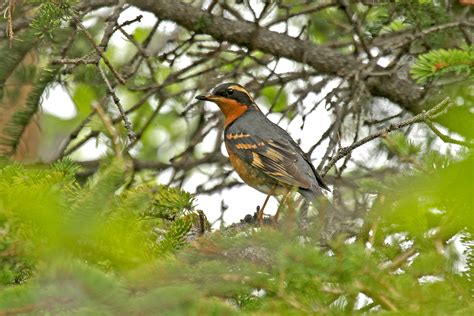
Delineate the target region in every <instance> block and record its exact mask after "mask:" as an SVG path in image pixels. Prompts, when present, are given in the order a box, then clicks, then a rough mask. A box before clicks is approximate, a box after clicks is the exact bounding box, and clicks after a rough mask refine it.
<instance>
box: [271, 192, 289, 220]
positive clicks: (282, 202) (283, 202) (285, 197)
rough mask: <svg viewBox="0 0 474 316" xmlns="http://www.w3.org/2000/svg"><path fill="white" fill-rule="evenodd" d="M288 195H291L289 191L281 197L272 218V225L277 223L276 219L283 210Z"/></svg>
mask: <svg viewBox="0 0 474 316" xmlns="http://www.w3.org/2000/svg"><path fill="white" fill-rule="evenodd" d="M290 193H291V191H290V192H288V193H287V194H285V195H284V196H283V199H282V200H281V202H280V205H279V206H278V209H277V212H276V214H275V216H273V223H275V224H276V223H277V222H278V218H279V217H280V211H281V209H282V208H283V205H285V203H286V199H287V198H288V196H289V195H290Z"/></svg>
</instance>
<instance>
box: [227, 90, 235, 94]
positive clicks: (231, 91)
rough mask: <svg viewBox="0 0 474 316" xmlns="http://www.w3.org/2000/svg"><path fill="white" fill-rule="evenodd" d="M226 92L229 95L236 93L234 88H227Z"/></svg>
mask: <svg viewBox="0 0 474 316" xmlns="http://www.w3.org/2000/svg"><path fill="white" fill-rule="evenodd" d="M226 92H227V95H233V94H234V90H231V89H229V90H227V91H226Z"/></svg>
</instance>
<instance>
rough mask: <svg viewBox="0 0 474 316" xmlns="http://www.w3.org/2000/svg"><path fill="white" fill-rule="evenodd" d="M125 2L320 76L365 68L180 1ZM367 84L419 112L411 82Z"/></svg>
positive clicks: (388, 79) (386, 79)
mask: <svg viewBox="0 0 474 316" xmlns="http://www.w3.org/2000/svg"><path fill="white" fill-rule="evenodd" d="M128 2H129V3H130V4H132V5H134V6H136V7H138V8H140V9H142V10H145V11H150V12H153V13H154V14H155V15H156V16H157V17H158V18H160V19H164V20H171V21H174V22H176V23H178V24H179V25H181V26H183V27H185V28H186V29H188V30H190V31H194V32H197V33H203V34H208V35H211V36H212V37H214V38H215V39H216V40H218V41H228V42H231V43H234V44H237V45H241V46H245V47H248V48H249V49H253V50H261V51H262V52H265V53H268V54H272V55H274V56H278V57H285V58H288V59H292V60H294V61H297V62H301V63H305V64H308V65H310V66H312V67H314V69H316V70H317V71H318V72H320V73H324V74H330V75H338V76H345V75H348V74H350V73H352V72H357V71H359V70H361V69H363V68H364V67H365V66H364V65H363V64H361V63H360V62H359V61H357V60H356V59H355V58H354V57H353V56H351V55H346V54H342V53H339V52H338V51H336V50H332V49H329V48H325V47H320V46H317V45H315V44H313V43H312V42H310V41H305V40H300V39H296V38H293V37H291V36H288V35H286V34H281V33H277V32H272V31H269V30H268V29H266V28H261V27H258V28H257V26H256V25H255V24H254V23H251V22H245V21H232V20H229V19H225V18H223V17H219V16H216V15H213V14H210V13H209V12H207V11H204V10H200V9H198V8H196V7H194V6H192V5H189V4H186V3H182V2H180V1H167V0H129V1H128ZM379 70H381V69H379ZM375 71H377V69H375ZM367 85H368V89H369V91H370V92H371V93H372V94H373V95H374V96H380V97H386V98H388V99H390V100H391V101H393V102H395V103H398V104H400V105H401V106H402V107H404V108H406V109H408V110H409V111H411V112H414V113H418V112H420V110H421V109H418V107H416V104H417V103H418V101H420V99H421V97H422V90H421V89H420V87H418V86H416V85H415V84H413V82H411V81H407V80H404V79H401V78H399V77H397V76H396V75H385V76H378V77H372V78H370V80H368V81H367Z"/></svg>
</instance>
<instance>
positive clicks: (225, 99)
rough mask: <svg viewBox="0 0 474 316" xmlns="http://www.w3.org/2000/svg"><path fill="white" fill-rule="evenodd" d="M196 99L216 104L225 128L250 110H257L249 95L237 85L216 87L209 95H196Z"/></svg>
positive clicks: (226, 84)
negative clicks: (222, 116) (222, 114)
mask: <svg viewBox="0 0 474 316" xmlns="http://www.w3.org/2000/svg"><path fill="white" fill-rule="evenodd" d="M196 99H198V100H203V101H211V102H214V103H215V104H217V106H219V108H220V109H221V111H222V113H224V115H225V122H224V125H225V126H227V125H229V124H230V123H232V122H233V121H235V120H236V119H237V118H238V117H240V116H241V115H242V114H244V113H245V112H246V111H248V110H250V109H256V110H258V107H257V105H256V104H255V102H254V100H253V98H252V96H251V95H250V93H249V92H248V91H247V90H245V88H244V87H242V86H241V85H240V84H238V83H224V84H221V85H218V86H217V87H216V88H214V90H212V92H211V93H209V94H205V95H198V96H197V97H196Z"/></svg>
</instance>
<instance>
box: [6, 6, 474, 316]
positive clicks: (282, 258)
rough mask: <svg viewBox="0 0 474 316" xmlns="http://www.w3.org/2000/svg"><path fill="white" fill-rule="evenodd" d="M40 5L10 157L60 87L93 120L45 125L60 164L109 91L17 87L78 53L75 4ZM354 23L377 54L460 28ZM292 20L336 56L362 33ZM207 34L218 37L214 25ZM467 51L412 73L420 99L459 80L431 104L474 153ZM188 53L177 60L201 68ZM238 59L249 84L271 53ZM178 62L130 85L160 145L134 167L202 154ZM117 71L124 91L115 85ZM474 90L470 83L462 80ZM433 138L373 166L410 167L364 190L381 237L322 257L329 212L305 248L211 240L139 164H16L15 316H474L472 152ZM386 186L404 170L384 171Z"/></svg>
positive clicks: (244, 229)
mask: <svg viewBox="0 0 474 316" xmlns="http://www.w3.org/2000/svg"><path fill="white" fill-rule="evenodd" d="M29 3H33V4H35V5H36V6H37V12H36V15H35V18H34V19H33V22H32V25H31V26H32V30H30V31H28V32H25V33H23V34H20V35H18V38H17V39H18V43H19V44H18V45H14V46H13V47H12V48H7V47H6V45H5V46H3V45H2V51H3V52H5V54H4V55H5V56H4V58H3V59H1V60H0V84H1V85H2V90H1V92H2V93H3V92H4V91H3V90H4V87H3V85H4V83H5V81H6V80H7V79H8V78H9V77H10V76H11V75H12V73H13V72H15V73H20V75H21V76H19V78H20V79H29V80H31V81H35V87H36V88H35V89H33V91H32V92H31V93H29V102H28V104H26V107H25V109H23V110H22V111H20V112H18V113H17V115H16V116H15V117H14V119H13V120H12V122H11V126H9V129H6V130H5V131H6V132H9V133H8V135H7V136H9V137H10V138H7V141H10V142H9V143H8V144H9V145H11V146H12V147H13V148H15V146H17V145H18V144H19V142H20V140H19V138H20V137H19V136H21V133H22V131H23V128H24V127H25V126H26V124H27V123H28V122H29V121H30V120H31V117H32V115H33V114H34V113H35V112H36V111H37V108H38V104H39V99H40V97H41V96H42V95H44V91H45V90H47V87H48V86H49V85H50V83H53V82H61V84H63V85H64V86H65V87H66V88H67V91H68V92H69V93H70V96H71V100H72V102H73V104H74V106H75V109H76V111H77V115H76V116H75V117H74V118H72V119H70V120H67V121H65V120H61V119H59V118H57V117H54V116H52V115H49V114H44V115H43V117H42V121H43V126H44V129H43V135H44V138H45V139H46V140H44V141H43V147H44V148H46V149H45V151H48V150H50V149H51V148H56V147H57V146H58V141H57V140H58V139H60V138H61V137H62V138H63V137H64V135H68V134H69V133H70V132H71V131H72V130H73V129H74V128H75V127H76V126H77V124H80V123H81V122H83V121H84V119H85V118H86V117H87V116H88V115H89V113H90V112H91V104H96V103H99V104H102V103H104V99H105V97H106V89H105V86H104V83H103V80H102V79H101V78H100V77H99V76H98V74H97V67H96V65H80V66H78V67H75V68H74V69H70V68H67V67H64V68H62V69H61V70H62V71H60V69H58V68H54V71H52V72H50V71H48V70H44V69H43V70H41V71H38V70H39V68H40V67H41V66H42V65H43V64H45V61H44V60H42V61H41V62H40V63H39V64H38V65H37V66H38V67H30V68H28V67H26V68H25V69H22V70H21V71H15V68H16V67H17V66H18V64H19V63H20V62H21V61H22V59H23V58H24V56H25V54H27V53H28V52H29V51H30V50H31V49H32V48H33V47H38V48H39V50H44V51H47V52H48V53H51V52H55V51H56V50H58V49H59V48H60V46H61V45H54V44H55V43H54V41H52V39H53V38H54V40H55V41H57V42H58V43H63V42H64V41H66V40H67V39H68V38H69V36H70V35H71V30H70V29H67V28H64V29H63V28H61V26H62V25H63V24H64V23H63V22H64V21H66V20H67V19H69V18H70V16H71V13H72V12H71V11H70V10H71V8H70V6H71V5H72V4H73V3H74V1H55V0H51V1H29ZM283 3H285V4H287V5H288V8H287V10H286V11H285V10H281V11H282V12H280V11H279V12H277V13H278V15H282V16H284V14H287V13H296V12H298V11H299V10H301V9H302V8H306V5H307V4H308V2H301V1H284V2H283ZM350 8H351V10H352V11H353V12H355V14H356V15H357V16H360V17H364V18H363V25H361V30H362V32H363V33H362V36H363V37H367V38H368V39H369V38H374V37H376V36H379V35H382V34H384V35H390V33H392V32H398V31H403V30H409V31H410V32H411V31H414V30H416V29H418V28H425V27H429V26H431V25H432V24H433V23H438V24H439V23H445V22H450V21H451V20H450V16H449V15H447V14H446V12H444V11H443V7H442V6H439V5H433V2H431V1H417V2H413V1H398V2H397V3H396V4H381V5H377V6H365V5H362V4H361V3H354V4H352V5H351V7H350ZM454 9H456V8H454ZM292 21H294V22H292V23H294V24H296V25H297V24H298V23H300V24H302V23H307V27H308V34H307V35H308V39H309V40H311V41H313V42H315V43H317V44H322V45H324V44H336V45H335V47H338V45H339V46H340V47H342V48H341V50H342V51H343V52H351V53H352V50H351V48H350V47H351V43H352V41H353V36H352V35H353V33H351V32H348V29H351V28H350V24H349V23H348V21H347V16H346V15H345V14H344V13H343V11H342V10H340V9H338V8H335V7H331V8H327V9H324V10H320V11H318V12H316V13H311V14H308V19H307V20H305V19H294V20H292ZM198 23H199V24H200V25H201V26H202V27H205V26H206V24H207V23H208V21H207V20H200V21H198ZM348 26H349V27H348ZM88 29H89V32H90V33H91V34H92V36H93V37H99V35H100V34H101V32H102V30H103V29H104V21H103V20H102V19H98V20H97V21H96V22H94V24H93V25H92V26H90V27H89V28H88ZM150 31H151V29H150V28H137V29H135V31H134V33H133V38H134V39H135V40H136V41H137V42H139V43H143V42H144V41H146V39H147V36H148V35H149V34H150ZM453 34H454V35H453ZM451 35H452V36H451ZM74 36H76V40H75V41H74V44H73V45H71V47H70V51H69V55H68V57H70V58H75V57H82V56H86V55H87V54H89V53H90V52H91V47H90V45H89V43H88V42H87V39H86V38H85V36H84V34H82V33H78V34H75V35H74ZM448 36H451V37H449V39H450V40H449V41H446V39H447V38H448ZM38 37H41V38H42V40H44V41H43V42H39V41H38ZM459 37H460V36H459V34H458V31H452V30H443V31H442V32H434V33H433V34H430V35H429V36H427V37H426V38H425V39H424V41H422V40H421V39H420V40H416V41H414V45H413V46H428V47H430V48H432V49H431V50H430V51H429V52H427V53H426V54H423V55H421V56H419V57H418V59H417V61H416V63H415V65H414V66H413V67H412V75H413V77H414V78H415V79H417V80H418V81H419V82H420V83H425V82H439V81H442V80H446V79H449V80H453V81H454V84H447V85H444V86H443V87H442V88H440V89H439V90H438V91H436V93H433V96H432V98H430V99H429V100H428V102H427V103H428V105H429V104H430V102H431V103H435V102H436V101H437V99H439V98H444V97H446V96H449V97H450V98H451V100H453V102H455V103H456V104H457V105H459V106H458V107H454V108H453V109H450V111H449V112H448V113H446V114H445V115H443V116H442V117H441V118H440V120H439V122H441V123H442V124H445V126H448V127H450V126H456V127H457V131H458V133H459V136H461V137H463V138H464V139H466V140H469V139H470V138H471V139H472V138H474V127H473V124H472V122H471V121H469V120H466V119H465V117H466V115H465V114H466V113H471V114H472V107H473V104H474V102H473V97H474V94H473V91H472V47H468V48H466V49H465V50H461V49H446V48H445V46H446V47H451V46H455V45H456V43H457V41H459V40H458V38H459ZM159 40H161V38H160V39H159ZM164 41H165V42H166V40H164ZM205 42H206V41H202V43H203V45H205V44H206V43H205ZM341 43H342V44H343V45H341ZM347 43H349V44H347ZM126 45H130V44H129V43H127V44H126ZM163 45H164V46H166V43H165V44H163ZM124 47H125V48H123V47H118V46H114V45H113V43H110V44H109V45H108V48H107V51H106V52H105V55H106V57H107V58H108V59H109V60H110V61H111V62H112V63H113V64H114V65H115V66H116V67H117V68H120V69H122V70H124V72H126V71H128V70H129V68H127V67H129V66H130V65H129V58H131V56H132V50H130V49H129V48H130V46H124ZM183 47H186V45H183ZM183 47H181V48H182V51H180V50H177V51H176V52H175V54H177V55H178V54H184V52H185V48H183ZM227 48H228V47H227ZM223 49H226V47H225V45H223ZM198 53H200V52H198ZM52 54H54V53H52ZM196 55H197V54H196ZM235 56H236V54H235V53H234V52H231V51H226V52H223V53H222V55H220V57H221V58H222V59H221V60H220V59H219V63H217V62H216V65H212V66H215V68H217V69H219V70H220V71H221V72H222V73H223V74H225V75H229V74H232V73H233V72H236V71H241V73H243V72H245V71H247V70H248V69H249V68H251V67H250V66H253V65H255V64H256V63H261V62H262V60H264V59H265V58H267V56H266V55H265V54H263V53H262V52H253V53H252V54H251V55H244V56H245V57H243V58H242V57H240V56H238V57H237V58H235ZM48 57H49V56H48ZM166 57H167V56H166V54H162V55H161V56H152V57H150V58H149V59H147V62H148V63H149V64H148V65H147V67H143V68H144V69H140V71H139V72H137V74H136V75H134V76H133V77H132V78H131V79H130V80H129V81H128V82H127V84H128V85H129V88H131V89H124V88H123V87H117V93H118V94H119V96H120V99H121V102H122V103H123V105H124V107H125V108H126V109H130V108H131V107H133V106H134V105H135V104H137V102H139V100H141V99H142V98H144V97H146V101H144V102H142V103H141V106H140V107H139V109H138V110H136V111H135V112H133V113H132V114H130V115H129V116H130V119H131V121H132V125H133V127H134V129H135V130H136V131H141V130H142V129H144V131H143V134H142V135H140V136H141V138H140V143H139V145H138V146H136V147H135V148H133V151H134V152H133V158H134V159H135V160H144V161H166V162H168V160H169V158H170V157H172V156H174V155H175V154H177V153H180V152H182V149H183V147H184V144H185V143H187V139H186V138H187V136H186V133H185V132H184V130H185V128H186V127H189V126H190V128H191V129H192V128H193V126H194V124H195V122H194V121H193V119H194V118H192V119H189V118H188V117H185V116H184V115H182V114H181V113H182V111H183V108H184V106H185V105H186V104H187V103H189V98H192V97H193V96H194V95H186V94H185V95H180V94H179V93H180V92H181V91H183V90H184V89H185V88H187V85H189V84H188V81H184V80H182V81H179V80H178V79H177V78H178V77H179V76H178V77H173V76H174V75H175V73H173V71H175V70H176V69H175V68H176V67H177V66H176V65H173V64H171V65H170V64H166V63H165V62H164V60H166ZM216 60H217V59H216ZM100 66H101V67H102V66H104V65H103V64H102V63H101V64H100ZM36 68H38V69H36ZM103 68H104V69H106V67H105V66H104V67H103ZM203 69H204V68H203ZM242 69H243V70H242ZM198 70H200V69H198ZM250 71H253V69H250ZM105 72H106V75H107V76H110V78H111V77H112V76H111V75H110V73H109V72H108V69H106V70H105ZM187 75H189V74H187ZM459 76H461V78H462V79H466V78H467V80H463V81H462V82H458V81H457V79H459ZM462 76H466V77H462ZM199 78H200V77H198V79H199ZM66 79H67V80H66ZM198 79H196V80H198ZM173 80H176V81H177V82H174V81H173ZM438 80H439V81H438ZM169 81H171V82H172V84H170V83H169ZM165 83H167V85H165ZM147 85H149V86H153V85H156V86H157V87H158V88H156V90H154V91H153V92H152V93H150V94H147V93H148V92H144V91H143V90H140V89H138V88H139V86H147ZM161 85H164V86H165V88H163V89H162V90H160V89H161ZM137 87H138V88H137ZM282 87H283V88H285V89H282ZM286 88H287V87H286V86H284V85H282V86H280V85H274V84H273V85H270V86H267V87H266V88H264V89H262V90H261V91H260V95H261V97H262V100H263V102H264V105H266V106H267V107H268V109H271V110H272V111H273V112H279V113H283V115H285V117H286V118H290V119H291V118H293V117H294V116H295V115H296V112H295V111H293V110H291V111H288V109H289V104H288V101H289V99H290V94H289V93H288V92H287V90H288V89H286ZM320 90H321V89H320ZM320 90H319V91H320ZM0 96H1V95H0ZM165 97H166V98H165ZM188 97H189V98H188ZM163 100H166V101H163ZM114 109H115V108H114V107H110V108H109V109H108V112H109V113H108V114H109V115H110V116H111V117H112V118H114V119H117V118H119V116H118V115H117V113H116V111H114ZM158 110H160V113H159V115H158V116H156V113H158ZM199 119H200V120H205V119H207V117H204V116H202V117H201V116H200V117H199ZM118 121H120V120H118ZM104 131H105V128H104V124H103V121H102V120H101V119H100V118H98V117H94V118H92V119H91V120H90V121H87V122H85V128H84V130H82V132H81V134H80V135H79V137H78V138H77V139H76V140H74V142H72V145H71V146H74V145H75V144H77V143H78V142H80V141H81V139H82V136H83V134H85V133H89V132H97V133H102V134H107V133H103V132H104ZM420 131H422V132H425V134H424V135H423V136H422V140H421V141H420V140H419V139H411V138H409V137H407V133H405V132H397V133H393V134H390V135H385V136H384V137H383V138H382V140H381V142H380V143H379V146H378V147H377V148H376V150H374V151H373V154H374V155H379V157H381V159H383V160H384V163H386V165H387V166H396V169H395V172H393V173H391V174H389V176H387V177H384V178H383V181H381V180H380V178H377V177H376V176H374V177H372V178H362V179H361V178H357V177H354V179H355V180H351V181H352V182H351V183H350V184H351V185H353V186H354V187H357V190H358V192H359V193H360V195H361V196H363V199H365V200H366V201H369V203H367V205H368V206H367V208H366V209H364V210H363V211H364V215H365V216H364V219H365V221H364V222H363V223H361V226H362V227H361V231H360V233H359V234H357V235H355V236H351V238H347V237H348V236H345V235H339V236H335V238H334V240H331V241H330V242H329V244H328V245H321V243H320V239H321V238H320V235H321V232H320V230H319V227H320V225H319V224H318V220H319V218H318V217H317V216H316V215H315V214H314V213H315V212H314V213H313V212H311V213H310V218H309V220H310V223H311V224H312V225H310V229H309V231H307V232H305V233H304V234H303V233H302V232H301V231H299V230H298V229H296V228H295V227H297V223H294V222H292V221H294V218H292V217H291V216H290V215H291V214H289V212H287V213H286V215H285V214H284V215H283V217H282V219H281V223H282V224H281V225H280V226H279V227H263V228H259V229H256V228H255V227H254V226H252V225H247V226H246V225H241V226H238V227H237V228H236V229H234V228H235V227H230V228H225V229H223V230H221V231H213V232H209V226H210V224H209V223H208V222H207V220H206V218H205V216H203V214H202V212H200V211H199V210H197V209H196V207H195V205H194V195H193V194H191V193H188V192H184V191H183V190H181V189H179V188H175V187H170V186H166V185H157V184H156V183H155V180H154V177H155V176H156V173H155V172H154V171H150V170H146V171H144V172H142V173H140V172H137V173H134V174H133V175H132V171H131V170H130V164H131V161H130V160H131V159H130V157H128V156H127V157H126V158H125V159H124V160H125V161H122V160H120V159H117V158H113V157H112V156H113V154H112V152H111V151H108V152H107V153H106V155H104V156H103V157H101V158H100V159H98V160H99V161H98V162H99V163H100V168H99V171H97V172H95V170H94V172H92V173H93V175H92V176H88V175H87V176H84V175H83V174H81V172H82V171H83V169H81V168H80V167H79V165H78V164H77V163H74V162H73V161H71V160H69V159H68V158H66V159H61V160H58V161H56V162H54V163H52V164H50V165H42V164H37V165H29V166H25V165H22V164H20V163H15V162H12V161H7V160H2V161H0V315H1V314H6V315H9V314H87V315H89V314H98V315H102V314H111V315H116V314H126V313H129V314H165V315H167V314H168V315H205V314H215V315H221V314H224V313H226V314H229V315H232V314H258V315H272V314H284V315H287V314H288V315H302V314H332V315H341V314H354V313H360V314H364V313H369V312H378V311H381V310H382V312H383V313H389V312H392V313H394V314H401V315H406V314H412V315H432V314H433V315H436V314H441V315H446V314H459V315H470V314H474V303H473V300H472V293H473V290H474V289H473V285H472V281H473V269H474V242H473V236H474V215H473V214H474V213H473V211H474V195H473V192H474V155H473V153H472V150H468V149H460V150H458V151H455V152H454V151H452V150H451V149H448V150H440V149H438V148H437V146H436V145H434V143H435V140H436V139H437V138H436V137H437V136H436V135H434V134H433V133H426V132H427V130H425V129H420ZM118 133H119V135H120V136H123V135H125V134H126V131H125V130H124V129H123V128H120V127H119V128H118ZM202 133H203V134H204V131H202ZM454 136H456V137H457V136H458V135H454ZM101 137H103V138H101V139H98V138H97V139H96V141H97V142H103V143H105V144H106V145H110V143H109V142H108V141H109V139H107V137H106V136H103V135H102V136H101ZM123 138H125V137H123ZM371 154H372V153H371ZM124 156H126V155H124ZM185 158H186V157H185ZM361 169H363V168H356V169H355V170H354V169H348V170H347V172H346V173H345V174H344V177H342V178H344V179H352V178H351V177H352V176H357V175H358V174H362V173H363V171H366V170H361ZM387 169H388V168H387ZM369 171H370V173H372V174H374V175H375V174H376V173H377V172H387V170H386V169H383V168H380V170H378V169H377V168H375V167H374V168H372V169H370V170H369ZM344 179H343V180H344ZM337 180H340V179H336V181H337ZM342 197H343V199H344V200H345V201H347V203H346V204H351V203H352V204H357V203H359V201H358V200H357V197H354V196H353V192H352V191H349V190H347V191H343V192H342ZM203 234H204V235H203Z"/></svg>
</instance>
